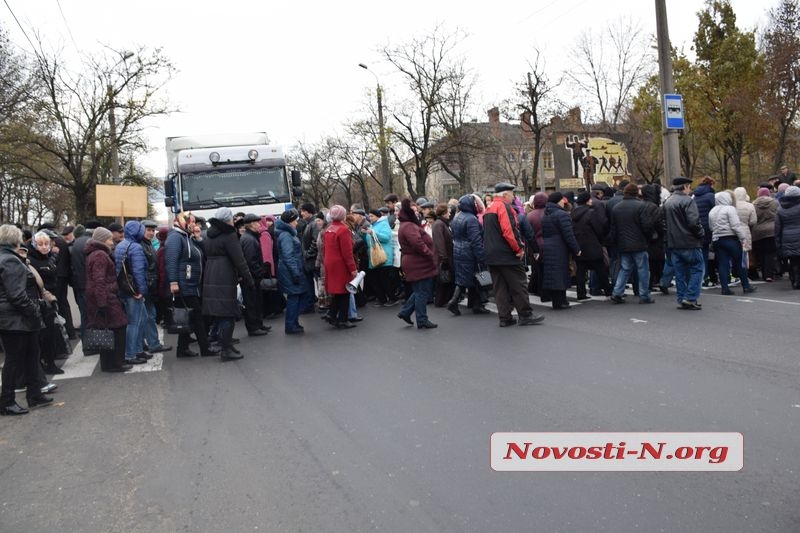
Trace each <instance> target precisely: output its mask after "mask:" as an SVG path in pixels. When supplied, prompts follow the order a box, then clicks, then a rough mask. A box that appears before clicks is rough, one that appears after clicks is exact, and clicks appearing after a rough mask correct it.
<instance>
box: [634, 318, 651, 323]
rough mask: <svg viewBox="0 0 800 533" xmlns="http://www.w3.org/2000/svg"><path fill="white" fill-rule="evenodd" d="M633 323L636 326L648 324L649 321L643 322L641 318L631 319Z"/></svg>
mask: <svg viewBox="0 0 800 533" xmlns="http://www.w3.org/2000/svg"><path fill="white" fill-rule="evenodd" d="M631 322H633V323H634V324H647V320H641V319H639V318H631Z"/></svg>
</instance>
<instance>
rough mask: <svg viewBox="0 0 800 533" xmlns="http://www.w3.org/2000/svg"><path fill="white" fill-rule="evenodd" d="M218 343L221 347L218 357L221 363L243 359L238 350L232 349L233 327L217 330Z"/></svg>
mask: <svg viewBox="0 0 800 533" xmlns="http://www.w3.org/2000/svg"><path fill="white" fill-rule="evenodd" d="M219 342H220V344H221V345H222V351H221V352H220V354H219V356H220V358H221V359H222V360H223V361H233V360H235V359H241V358H242V357H244V356H243V355H242V354H240V353H239V351H238V350H234V349H233V326H226V327H225V328H220V329H219Z"/></svg>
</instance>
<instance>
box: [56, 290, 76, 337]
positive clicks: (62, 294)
mask: <svg viewBox="0 0 800 533" xmlns="http://www.w3.org/2000/svg"><path fill="white" fill-rule="evenodd" d="M68 289H69V279H67V278H58V282H57V283H56V300H57V301H58V314H59V315H61V316H63V317H64V319H66V321H67V324H66V326H65V327H66V328H67V335H69V337H70V338H73V337H75V324H73V323H72V308H71V307H70V305H69V298H68V297H67V291H68Z"/></svg>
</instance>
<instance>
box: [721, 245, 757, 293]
mask: <svg viewBox="0 0 800 533" xmlns="http://www.w3.org/2000/svg"><path fill="white" fill-rule="evenodd" d="M714 249H715V250H716V251H717V270H718V271H719V284H720V285H721V286H722V290H723V292H724V291H728V290H730V289H728V282H729V281H730V279H731V277H730V274H731V263H733V273H734V274H735V275H736V276H737V277H738V278H739V279H741V280H742V288H744V289H749V288H750V280H749V279H748V278H747V269H746V268H744V265H742V243H741V242H739V239H738V238H737V237H720V238H719V239H717V240H716V241H714Z"/></svg>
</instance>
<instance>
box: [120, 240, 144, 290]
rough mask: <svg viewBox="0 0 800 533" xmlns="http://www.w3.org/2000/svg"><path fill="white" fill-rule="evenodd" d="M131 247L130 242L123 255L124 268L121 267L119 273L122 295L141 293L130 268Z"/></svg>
mask: <svg viewBox="0 0 800 533" xmlns="http://www.w3.org/2000/svg"><path fill="white" fill-rule="evenodd" d="M130 249H131V245H130V244H128V247H127V248H125V253H124V254H123V256H122V268H120V269H119V274H117V286H118V287H119V294H120V296H133V295H134V294H138V293H139V291H138V290H136V281H135V280H134V279H133V274H131V272H130V269H129V268H128V250H130Z"/></svg>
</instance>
